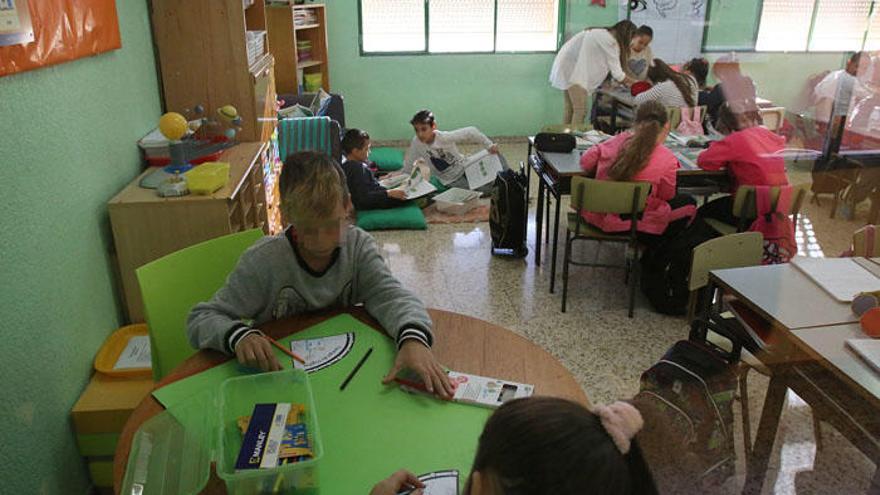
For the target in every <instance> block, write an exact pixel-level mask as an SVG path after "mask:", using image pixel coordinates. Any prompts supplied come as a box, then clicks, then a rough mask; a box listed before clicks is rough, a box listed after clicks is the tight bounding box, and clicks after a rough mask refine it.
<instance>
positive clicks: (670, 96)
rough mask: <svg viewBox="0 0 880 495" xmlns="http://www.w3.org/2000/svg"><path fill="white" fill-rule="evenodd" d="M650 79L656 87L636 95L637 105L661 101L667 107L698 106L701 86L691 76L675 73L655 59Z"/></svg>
mask: <svg viewBox="0 0 880 495" xmlns="http://www.w3.org/2000/svg"><path fill="white" fill-rule="evenodd" d="M648 79H649V80H650V81H651V83H652V84H654V86H653V87H652V88H651V89H649V90H647V91H645V92H643V93H639V94H638V95H636V97H635V104H636V105H641V104H642V103H644V102H646V101H659V102H660V103H662V104H663V106H665V107H679V108H681V107H688V108H692V107H695V106H697V97H698V93H699V86H698V85H697V81H696V79H694V78H693V77H692V76H691V75H689V74H683V73H681V72H675V71H674V70H672V67H670V66H668V65H667V64H666V62H664V61H662V60H660V59H659V58H655V59H654V65H652V66H651V67H650V68H649V69H648Z"/></svg>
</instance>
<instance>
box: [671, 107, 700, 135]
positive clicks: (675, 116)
mask: <svg viewBox="0 0 880 495" xmlns="http://www.w3.org/2000/svg"><path fill="white" fill-rule="evenodd" d="M694 108H699V109H700V120H701V121H700V123H701V124H703V125H704V126H705V124H706V114H707V112H708V107H707V106H706V105H700V106H698V107H694ZM666 117H667V118H668V119H669V128H670V129H672V130H673V131H674V130H675V129H677V128H678V124H680V123H681V108H680V107H666Z"/></svg>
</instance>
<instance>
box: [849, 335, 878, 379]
mask: <svg viewBox="0 0 880 495" xmlns="http://www.w3.org/2000/svg"><path fill="white" fill-rule="evenodd" d="M846 345H847V347H849V348H850V349H852V350H853V351H854V352H855V353H856V354H858V356H859V357H860V358H862V361H864V362H865V363H867V364H868V365H870V366H871V367H872V368H874V371H875V372H880V340H875V339H846Z"/></svg>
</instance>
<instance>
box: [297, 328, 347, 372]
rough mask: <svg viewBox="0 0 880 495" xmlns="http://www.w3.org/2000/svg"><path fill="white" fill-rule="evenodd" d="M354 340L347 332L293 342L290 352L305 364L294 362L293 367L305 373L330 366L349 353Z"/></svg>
mask: <svg viewBox="0 0 880 495" xmlns="http://www.w3.org/2000/svg"><path fill="white" fill-rule="evenodd" d="M354 338H355V337H354V333H353V332H348V333H344V334H341V335H331V336H329V337H321V338H317V339H307V340H293V341H291V342H290V350H291V351H293V352H294V353H296V354H297V355H299V356H302V358H303V359H305V360H306V364H302V363H300V362H299V361H295V362H294V363H293V366H294V368H296V369H301V370H302V369H304V370H305V371H306V373H314V372H316V371H318V370H322V369H324V368H326V367H328V366H332V365H333V364H335V363H337V362H338V361H339V360H341V359H342V358H344V357H345V356H347V355H348V353H349V352H351V349H352V348H353V347H354Z"/></svg>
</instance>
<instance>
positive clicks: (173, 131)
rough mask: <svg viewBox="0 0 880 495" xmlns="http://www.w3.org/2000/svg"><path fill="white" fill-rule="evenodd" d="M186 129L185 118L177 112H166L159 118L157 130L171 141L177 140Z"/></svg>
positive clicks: (183, 134)
mask: <svg viewBox="0 0 880 495" xmlns="http://www.w3.org/2000/svg"><path fill="white" fill-rule="evenodd" d="M186 130H187V122H186V118H184V116H183V115H181V114H179V113H177V112H168V113H166V114H165V115H163V116H162V117H161V118H159V132H161V133H162V135H163V136H165V137H166V138H168V139H169V140H171V141H179V140H180V139H181V138H183V136H185V135H186Z"/></svg>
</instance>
